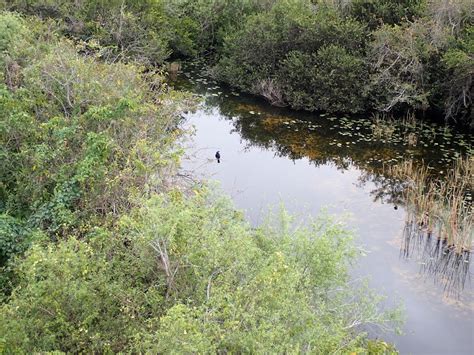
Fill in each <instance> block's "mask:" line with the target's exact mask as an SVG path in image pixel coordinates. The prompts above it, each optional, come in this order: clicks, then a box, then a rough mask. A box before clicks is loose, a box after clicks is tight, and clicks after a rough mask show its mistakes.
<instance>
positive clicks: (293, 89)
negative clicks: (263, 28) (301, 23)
mask: <svg viewBox="0 0 474 355" xmlns="http://www.w3.org/2000/svg"><path fill="white" fill-rule="evenodd" d="M367 76H368V71H367V68H366V66H365V64H364V61H363V59H361V58H359V57H356V56H354V55H351V54H349V53H348V52H347V51H346V50H345V49H344V48H341V47H338V46H336V45H330V46H327V47H323V48H321V49H320V50H319V51H318V52H317V53H316V54H313V55H309V54H304V53H301V52H297V51H295V52H290V53H289V54H288V55H287V57H286V59H285V60H284V61H283V64H282V66H281V69H280V72H279V82H280V84H281V87H282V89H283V91H284V93H285V98H286V101H287V102H288V103H289V105H290V106H291V107H293V108H296V109H304V110H309V111H314V110H322V111H329V112H351V113H358V112H363V111H364V110H365V99H366V97H365V94H364V88H365V82H366V81H367Z"/></svg>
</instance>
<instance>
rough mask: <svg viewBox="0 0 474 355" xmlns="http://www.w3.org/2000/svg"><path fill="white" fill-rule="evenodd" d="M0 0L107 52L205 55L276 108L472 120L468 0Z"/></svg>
mask: <svg viewBox="0 0 474 355" xmlns="http://www.w3.org/2000/svg"><path fill="white" fill-rule="evenodd" d="M3 2H4V7H7V8H8V9H10V10H15V11H20V12H24V13H27V14H35V15H39V16H41V17H43V18H49V19H53V20H54V21H55V22H56V23H59V25H60V28H61V31H62V33H64V34H65V35H67V36H69V37H72V38H76V39H81V40H85V41H87V42H91V41H97V42H98V43H100V45H101V47H100V48H101V49H100V55H101V56H102V57H105V58H121V59H123V60H130V58H133V60H134V61H136V60H138V61H140V62H141V63H144V64H147V65H149V64H161V63H163V62H164V61H165V60H167V59H170V58H180V57H181V58H183V57H184V58H195V57H196V56H201V55H204V56H205V57H206V59H207V63H208V65H209V67H210V68H211V69H212V70H211V71H210V72H211V73H212V74H213V75H214V76H215V77H217V78H218V79H220V80H222V81H224V82H226V83H228V84H230V85H232V86H235V87H237V88H239V89H241V90H244V91H247V92H250V93H253V94H257V95H261V96H263V97H265V98H267V99H268V100H269V101H270V102H271V103H272V104H275V105H289V106H291V107H293V108H295V109H305V110H310V111H314V110H321V111H327V112H331V113H365V112H370V111H382V112H390V113H392V114H394V115H399V114H405V113H407V112H415V113H419V114H420V115H424V117H431V118H433V117H444V119H445V120H446V121H448V122H454V123H458V124H461V125H467V126H469V125H471V126H472V125H473V122H474V119H473V117H474V113H473V111H472V77H473V73H474V58H473V49H472V42H473V33H474V32H473V30H472V28H473V21H474V18H473V16H472V5H471V2H470V1H469V0H458V1H450V0H403V1H391V0H298V1H289V0H244V1H229V0H199V1H194V0H181V1H169V0H147V1H137V0H126V1H123V0H113V1H107V2H104V1H98V0H79V1H49V0H48V1H46V0H38V1H25V0H3ZM0 3H1V2H0ZM93 47H94V46H92V48H91V46H89V47H88V48H87V50H89V51H94V50H95V49H94V48H93Z"/></svg>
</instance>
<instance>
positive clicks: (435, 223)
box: [388, 157, 474, 295]
mask: <svg viewBox="0 0 474 355" xmlns="http://www.w3.org/2000/svg"><path fill="white" fill-rule="evenodd" d="M388 174H390V175H391V176H393V177H395V178H397V179H400V180H401V181H403V186H404V188H403V190H402V191H403V192H402V194H403V200H404V202H405V204H406V209H407V219H406V224H405V228H404V235H403V244H402V248H401V252H402V254H403V256H404V257H406V258H409V257H412V256H414V255H416V254H418V255H417V256H418V258H419V260H420V264H421V270H422V272H424V273H427V274H430V275H433V276H437V277H436V278H435V280H438V281H440V282H441V283H442V284H443V285H444V288H445V291H448V292H449V293H451V294H454V295H459V294H460V291H462V289H463V288H464V284H465V281H466V278H467V275H468V271H469V262H470V254H471V252H472V251H473V235H474V220H473V215H472V212H473V211H472V210H473V208H472V193H473V186H474V181H473V180H474V158H473V157H464V158H458V160H457V161H456V162H455V163H454V166H453V169H452V170H451V171H450V172H449V173H448V174H447V176H446V177H445V179H443V180H439V179H434V178H433V177H432V176H431V175H430V173H429V169H428V167H426V166H423V167H418V166H415V164H414V163H413V161H405V162H403V163H401V164H398V165H396V166H392V167H389V168H388Z"/></svg>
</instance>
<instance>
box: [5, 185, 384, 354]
mask: <svg viewBox="0 0 474 355" xmlns="http://www.w3.org/2000/svg"><path fill="white" fill-rule="evenodd" d="M349 241H350V239H349V238H348V235H347V233H346V232H345V231H344V229H343V228H342V226H340V225H338V224H334V223H331V222H329V221H324V220H321V221H318V222H315V223H314V224H313V225H312V226H311V227H310V228H307V229H300V230H294V231H292V230H290V229H288V227H286V226H285V225H283V226H282V227H281V228H279V229H274V228H273V229H272V228H269V227H261V228H259V229H257V230H252V229H251V228H249V226H248V225H247V224H246V223H244V222H243V221H242V220H241V217H240V216H239V214H236V213H235V212H234V211H233V209H232V206H231V205H229V203H228V202H227V201H225V200H222V199H221V198H217V199H215V198H213V197H212V195H207V194H204V193H202V192H201V193H199V194H197V196H195V197H193V198H187V199H183V196H182V195H181V194H180V193H174V194H172V195H170V196H169V197H155V198H153V199H152V200H150V201H149V202H148V203H147V204H146V205H145V206H144V207H142V208H140V209H138V210H136V211H135V212H134V213H133V214H132V215H131V216H128V217H124V218H123V219H122V220H121V223H120V228H119V229H118V230H117V231H115V232H113V233H108V232H103V231H102V232H101V231H97V232H96V233H95V234H94V235H93V236H90V238H89V239H88V241H87V242H85V241H81V240H78V239H76V238H68V239H66V240H62V241H60V242H59V243H57V244H54V245H53V244H49V243H46V244H44V245H42V244H41V243H38V244H36V245H35V246H33V247H32V248H31V249H30V250H29V251H28V253H27V255H26V258H25V259H24V260H23V261H22V262H20V263H18V264H17V272H18V278H19V281H18V282H19V286H18V288H17V289H16V290H15V291H14V293H13V295H12V296H11V299H10V301H9V302H8V303H7V304H5V305H4V306H3V308H1V310H0V318H1V322H0V333H1V334H3V343H4V346H5V349H6V350H7V351H8V350H13V349H20V348H21V349H24V350H25V351H27V352H36V351H52V350H61V351H65V352H80V351H98V352H103V351H106V350H109V351H113V352H116V351H131V352H153V353H175V352H176V351H178V352H180V353H190V352H195V353H207V352H235V353H242V352H252V353H254V352H265V351H268V350H269V349H272V351H275V352H289V351H297V352H300V351H304V352H318V353H324V354H325V353H329V352H334V351H336V350H342V351H347V350H354V351H357V350H363V349H364V347H365V346H367V345H365V344H366V343H365V341H364V337H363V333H359V334H358V335H357V334H356V333H354V331H355V330H356V329H358V326H359V325H360V324H363V323H365V322H382V323H383V321H384V319H386V318H385V317H386V316H388V315H385V316H382V315H379V314H378V313H377V312H376V309H375V306H374V299H373V297H372V296H370V295H369V294H367V293H366V290H365V289H361V290H360V291H358V290H354V289H349V288H348V286H347V268H346V266H347V262H348V261H349V260H350V258H351V256H352V255H353V253H354V250H353V249H352V248H351V247H350V243H349ZM359 292H360V293H359ZM349 296H350V298H349Z"/></svg>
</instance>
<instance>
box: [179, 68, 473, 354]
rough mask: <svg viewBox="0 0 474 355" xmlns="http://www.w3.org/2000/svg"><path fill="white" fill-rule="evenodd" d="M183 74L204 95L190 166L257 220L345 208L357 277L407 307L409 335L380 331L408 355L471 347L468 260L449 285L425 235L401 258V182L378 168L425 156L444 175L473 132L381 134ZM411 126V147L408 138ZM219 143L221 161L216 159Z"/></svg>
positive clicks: (192, 120)
mask: <svg viewBox="0 0 474 355" xmlns="http://www.w3.org/2000/svg"><path fill="white" fill-rule="evenodd" d="M186 76H187V78H184V80H179V81H178V84H177V85H178V86H179V87H185V88H186V89H188V90H191V91H193V92H195V93H196V94H198V95H200V96H202V97H203V98H204V100H203V103H202V105H201V106H200V107H199V109H198V110H197V111H196V112H193V113H189V114H187V115H186V126H187V127H194V130H195V134H194V136H193V140H192V142H190V143H189V147H188V150H187V151H188V155H189V159H188V160H187V161H186V162H185V164H184V166H185V169H187V170H189V171H191V172H192V173H193V174H194V175H197V176H200V177H202V178H205V179H210V180H215V181H218V182H219V183H220V185H221V188H222V189H223V190H224V191H225V192H226V193H227V194H229V195H230V196H232V198H233V200H234V202H235V205H236V206H237V207H238V208H240V209H242V210H244V211H245V213H246V215H247V217H248V218H249V219H250V220H251V221H252V223H254V224H257V223H259V221H261V219H262V218H263V216H264V214H265V212H264V211H265V210H266V209H267V208H268V207H269V206H270V205H275V204H279V203H281V202H283V204H284V205H285V206H286V208H287V209H288V210H289V211H290V212H292V213H293V214H296V215H297V216H300V217H301V218H304V216H308V215H317V214H318V213H319V212H320V210H321V209H322V208H324V209H326V210H328V211H329V212H331V213H334V214H338V215H345V216H346V217H345V218H346V219H347V221H348V225H349V226H350V227H351V228H353V230H354V233H355V235H356V242H357V244H358V245H359V246H361V247H362V248H363V249H364V250H365V251H366V256H365V257H362V258H361V259H360V261H359V264H358V265H357V267H356V268H355V269H354V270H353V275H354V278H357V277H361V276H362V277H368V278H369V280H370V285H371V286H372V288H374V289H376V290H377V291H378V292H379V293H381V294H385V295H386V296H387V304H395V303H397V302H399V301H400V300H401V301H402V302H403V304H404V307H405V312H404V313H405V316H406V322H405V325H404V334H403V335H402V336H397V335H393V334H379V336H380V337H382V338H384V339H387V340H389V341H392V342H394V343H395V344H396V346H397V348H398V349H399V350H400V351H401V353H402V354H472V353H473V351H474V339H473V338H474V324H473V315H474V287H473V285H472V282H471V275H472V272H473V271H472V267H471V264H472V263H468V262H465V260H461V262H460V263H459V265H460V267H457V268H456V269H455V270H454V271H453V273H454V274H455V276H454V277H455V278H456V280H463V281H462V282H458V283H456V284H455V285H454V287H453V286H452V284H451V283H447V282H446V281H449V280H447V276H446V273H445V274H436V273H434V272H423V270H425V269H426V265H427V263H429V262H431V263H439V261H438V260H437V259H436V260H435V259H434V258H433V257H430V256H428V257H427V256H426V255H425V254H426V253H425V254H423V252H424V251H425V252H426V249H427V245H426V244H423V243H424V242H423V241H421V242H420V241H418V242H419V243H418V244H417V243H414V242H415V241H411V244H410V245H411V246H412V248H411V249H410V250H411V253H410V254H409V255H408V256H406V255H404V253H403V252H402V250H403V247H404V246H406V240H404V239H403V228H404V226H405V210H404V206H403V202H402V201H401V200H400V197H399V192H400V186H399V185H398V184H397V183H394V182H393V181H391V179H389V178H387V177H385V176H384V175H383V174H382V172H383V167H384V166H386V165H388V164H394V163H396V162H397V161H401V160H402V159H407V158H408V159H414V160H415V161H417V162H420V164H421V163H423V162H424V164H427V163H429V164H430V165H431V166H432V167H433V171H436V172H437V174H439V175H440V176H443V174H444V173H445V171H446V170H447V169H448V168H449V166H450V164H451V163H452V160H453V159H455V158H456V156H457V155H458V154H460V153H461V152H462V153H466V152H469V151H470V152H471V154H472V141H470V138H469V137H467V136H463V135H460V134H458V135H457V134H453V133H451V132H447V131H444V130H443V129H441V128H438V127H436V126H425V127H416V128H415V127H413V130H412V131H405V130H404V129H401V128H400V129H399V131H397V132H394V134H391V135H388V136H383V137H376V136H375V135H374V134H373V131H372V129H371V122H370V121H369V120H368V119H363V118H360V119H357V120H354V119H348V118H345V117H330V116H324V115H322V116H317V115H310V114H306V113H298V112H292V111H289V110H284V109H277V108H274V107H270V106H269V105H267V104H265V103H264V102H262V101H260V100H257V99H254V98H251V97H247V96H244V95H241V94H238V93H236V92H232V91H230V90H226V89H224V88H221V87H219V86H218V85H217V84H216V83H215V82H213V81H209V80H207V79H205V78H204V77H200V76H199V72H198V71H197V70H196V71H194V70H193V69H192V68H191V69H189V70H187V74H186ZM410 133H414V135H415V136H416V145H415V146H413V145H411V146H410V145H408V144H407V143H406V137H407V135H409V134H410ZM412 136H413V135H412ZM433 137H434V138H433ZM217 150H219V151H220V153H221V156H222V158H221V163H220V164H217V162H216V161H215V159H214V154H215V152H216V151H217ZM441 254H442V253H441ZM449 277H451V278H452V277H453V276H452V275H451V276H449ZM446 285H451V286H452V287H449V288H446V287H445V286H446ZM376 335H377V334H375V336H376Z"/></svg>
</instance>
